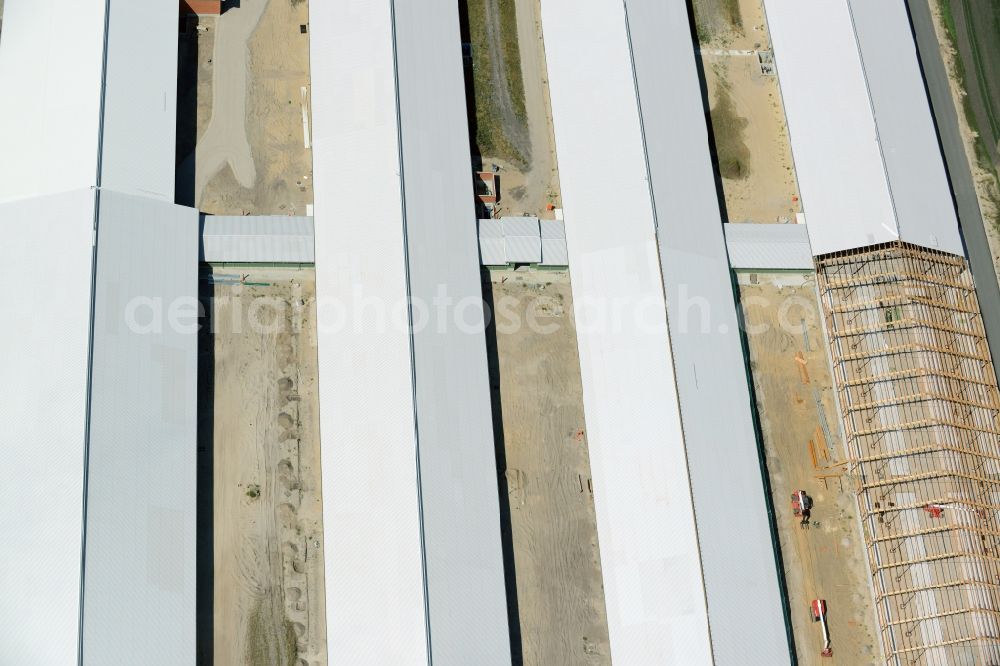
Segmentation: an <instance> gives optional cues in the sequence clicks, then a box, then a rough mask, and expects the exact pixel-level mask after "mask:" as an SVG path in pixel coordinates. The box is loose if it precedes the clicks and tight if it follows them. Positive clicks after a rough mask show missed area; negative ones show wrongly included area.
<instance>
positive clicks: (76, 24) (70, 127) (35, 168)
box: [0, 0, 177, 201]
mask: <svg viewBox="0 0 1000 666" xmlns="http://www.w3.org/2000/svg"><path fill="white" fill-rule="evenodd" d="M136 4H146V3H136ZM166 5H170V3H169V2H167V3H164V6H166ZM170 6H172V7H173V8H174V9H175V10H176V7H177V5H176V3H174V4H173V5H170ZM165 27H169V28H170V29H171V30H173V31H174V40H175V42H176V39H177V34H176V29H177V21H176V20H172V21H170V22H169V25H168V26H165ZM103 49H104V2H94V1H93V0H90V1H88V2H82V1H81V0H48V1H46V2H36V1H35V0H7V1H6V4H5V6H4V10H3V39H0V82H2V85H3V94H2V95H0V146H3V155H4V159H0V201H6V200H12V199H20V198H24V197H30V196H39V195H44V194H53V193H57V192H67V191H72V190H78V189H83V188H86V187H90V186H92V185H94V178H95V176H96V174H97V153H98V128H99V124H100V110H101V89H102V87H101V70H102V61H103ZM137 60H140V61H141V58H137ZM174 65H175V67H176V60H175V61H174ZM174 82H175V83H176V76H175V77H174ZM141 143H142V142H141V141H139V142H137V145H139V146H141ZM173 161H174V160H173V157H171V159H170V164H171V168H172V167H173Z"/></svg>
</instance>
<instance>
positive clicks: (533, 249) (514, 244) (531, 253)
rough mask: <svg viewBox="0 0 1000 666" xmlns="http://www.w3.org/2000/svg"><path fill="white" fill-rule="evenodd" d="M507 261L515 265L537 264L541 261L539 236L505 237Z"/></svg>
mask: <svg viewBox="0 0 1000 666" xmlns="http://www.w3.org/2000/svg"><path fill="white" fill-rule="evenodd" d="M504 247H505V248H506V252H507V261H508V262H510V263H517V264H537V263H538V262H540V261H541V260H542V239H541V237H540V236H507V237H506V238H504Z"/></svg>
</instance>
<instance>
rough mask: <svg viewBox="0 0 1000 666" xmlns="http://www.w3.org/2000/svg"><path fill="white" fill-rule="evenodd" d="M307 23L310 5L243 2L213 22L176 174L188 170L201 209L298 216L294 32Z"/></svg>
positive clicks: (299, 137)
mask: <svg viewBox="0 0 1000 666" xmlns="http://www.w3.org/2000/svg"><path fill="white" fill-rule="evenodd" d="M308 22H309V20H308V4H307V3H306V2H304V1H303V2H299V3H292V2H291V1H290V0H242V1H241V2H240V4H239V7H235V8H231V9H229V10H228V11H226V12H225V13H224V14H223V15H222V17H221V18H219V19H217V20H216V21H214V37H213V44H214V45H213V48H212V55H211V56H210V57H209V58H205V57H204V56H202V62H203V63H204V62H205V61H206V60H207V66H203V67H199V69H198V74H197V76H198V80H197V83H196V85H197V88H198V90H199V94H198V99H197V106H198V108H197V117H198V120H199V123H198V131H197V135H198V137H199V139H198V142H197V148H196V150H195V151H194V153H190V154H188V156H187V157H186V158H185V159H184V160H183V162H182V164H181V166H180V172H181V176H180V177H181V178H183V177H184V174H186V173H191V172H192V170H193V173H194V176H193V179H192V180H193V190H194V191H193V201H194V203H195V205H197V206H198V207H199V208H200V209H201V210H202V211H204V212H207V213H213V214H230V215H240V214H254V215H269V214H270V215H281V214H288V215H305V214H306V205H307V204H311V203H312V151H311V150H310V149H309V147H308V146H307V144H309V143H310V138H309V136H308V131H309V130H308V127H309V124H310V123H311V119H310V118H309V36H308V34H303V33H302V32H301V30H300V26H302V25H308ZM203 23H205V25H206V26H208V27H209V28H210V29H212V26H213V22H211V20H207V21H204V20H203ZM204 38H205V37H204V35H203V36H202V37H201V39H204ZM199 50H203V49H201V48H200V49H199ZM206 78H207V79H209V83H207V84H206V83H205V82H204V79H206ZM206 88H207V90H206ZM208 92H210V93H211V94H206V93H208ZM303 114H305V118H306V121H305V123H304V122H303ZM205 118H207V119H208V120H207V122H206V121H205Z"/></svg>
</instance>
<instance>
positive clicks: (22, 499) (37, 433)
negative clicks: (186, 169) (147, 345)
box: [0, 3, 94, 664]
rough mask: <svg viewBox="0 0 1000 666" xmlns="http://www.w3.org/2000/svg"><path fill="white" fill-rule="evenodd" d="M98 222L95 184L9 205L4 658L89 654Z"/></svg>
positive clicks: (1, 409) (0, 469)
mask: <svg viewBox="0 0 1000 666" xmlns="http://www.w3.org/2000/svg"><path fill="white" fill-rule="evenodd" d="M10 6H12V5H11V4H10V3H8V8H9V7H10ZM7 27H10V28H13V26H6V27H5V29H4V36H3V39H4V40H6V39H7ZM4 161H16V160H4ZM93 228H94V192H93V191H91V190H80V191H76V192H67V193H63V194H57V195H53V196H47V197H40V198H36V199H28V200H24V201H18V202H12V203H6V204H0V233H2V234H3V238H4V240H3V242H0V266H3V277H4V288H5V294H4V314H3V318H2V321H3V326H0V368H2V370H3V379H4V381H2V382H0V422H2V423H3V437H2V438H0V449H2V450H3V456H4V463H3V465H2V466H0V506H2V507H3V509H2V510H0V533H2V534H3V537H2V538H0V563H2V566H0V589H2V590H3V593H2V594H0V626H2V627H4V629H3V631H2V632H0V636H2V637H0V664H75V663H76V661H77V642H78V623H79V611H80V553H81V547H82V544H81V525H82V523H83V516H82V506H83V453H84V438H85V425H86V418H87V415H86V408H87V362H88V355H89V349H90V342H89V339H90V286H91V271H92V259H93V247H92V246H93Z"/></svg>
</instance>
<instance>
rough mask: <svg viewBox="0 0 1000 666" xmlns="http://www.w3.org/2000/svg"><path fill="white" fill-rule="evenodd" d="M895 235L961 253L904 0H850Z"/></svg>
mask: <svg viewBox="0 0 1000 666" xmlns="http://www.w3.org/2000/svg"><path fill="white" fill-rule="evenodd" d="M850 9H851V16H852V18H853V21H854V30H855V33H856V35H857V40H858V46H859V48H860V50H861V61H862V64H863V66H864V71H865V78H866V80H867V81H868V92H869V94H870V95H871V105H872V109H873V110H874V113H875V124H876V126H877V127H878V136H879V145H880V146H881V148H882V158H883V159H884V160H885V169H886V172H887V173H888V175H889V188H890V190H891V192H892V202H893V206H894V207H895V209H896V217H897V219H898V220H899V233H900V237H901V238H902V240H904V241H907V242H909V243H914V244H916V245H922V246H924V247H930V248H935V249H938V250H943V251H945V252H951V253H952V254H957V255H964V252H965V250H964V248H963V244H962V237H961V235H960V233H959V230H958V218H957V217H956V214H955V206H954V203H953V202H952V197H951V189H950V187H949V185H948V175H947V173H946V172H945V168H944V162H943V158H942V156H941V149H940V147H939V145H938V138H937V130H936V129H935V127H934V120H933V118H932V117H931V110H930V106H929V102H928V100H927V92H926V90H925V88H924V79H923V75H922V74H921V71H920V61H919V60H918V58H917V50H916V44H915V43H914V41H913V33H912V31H911V28H910V16H909V14H908V13H907V9H906V3H905V0H881V1H880V2H872V1H871V0H863V1H858V0H850Z"/></svg>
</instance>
